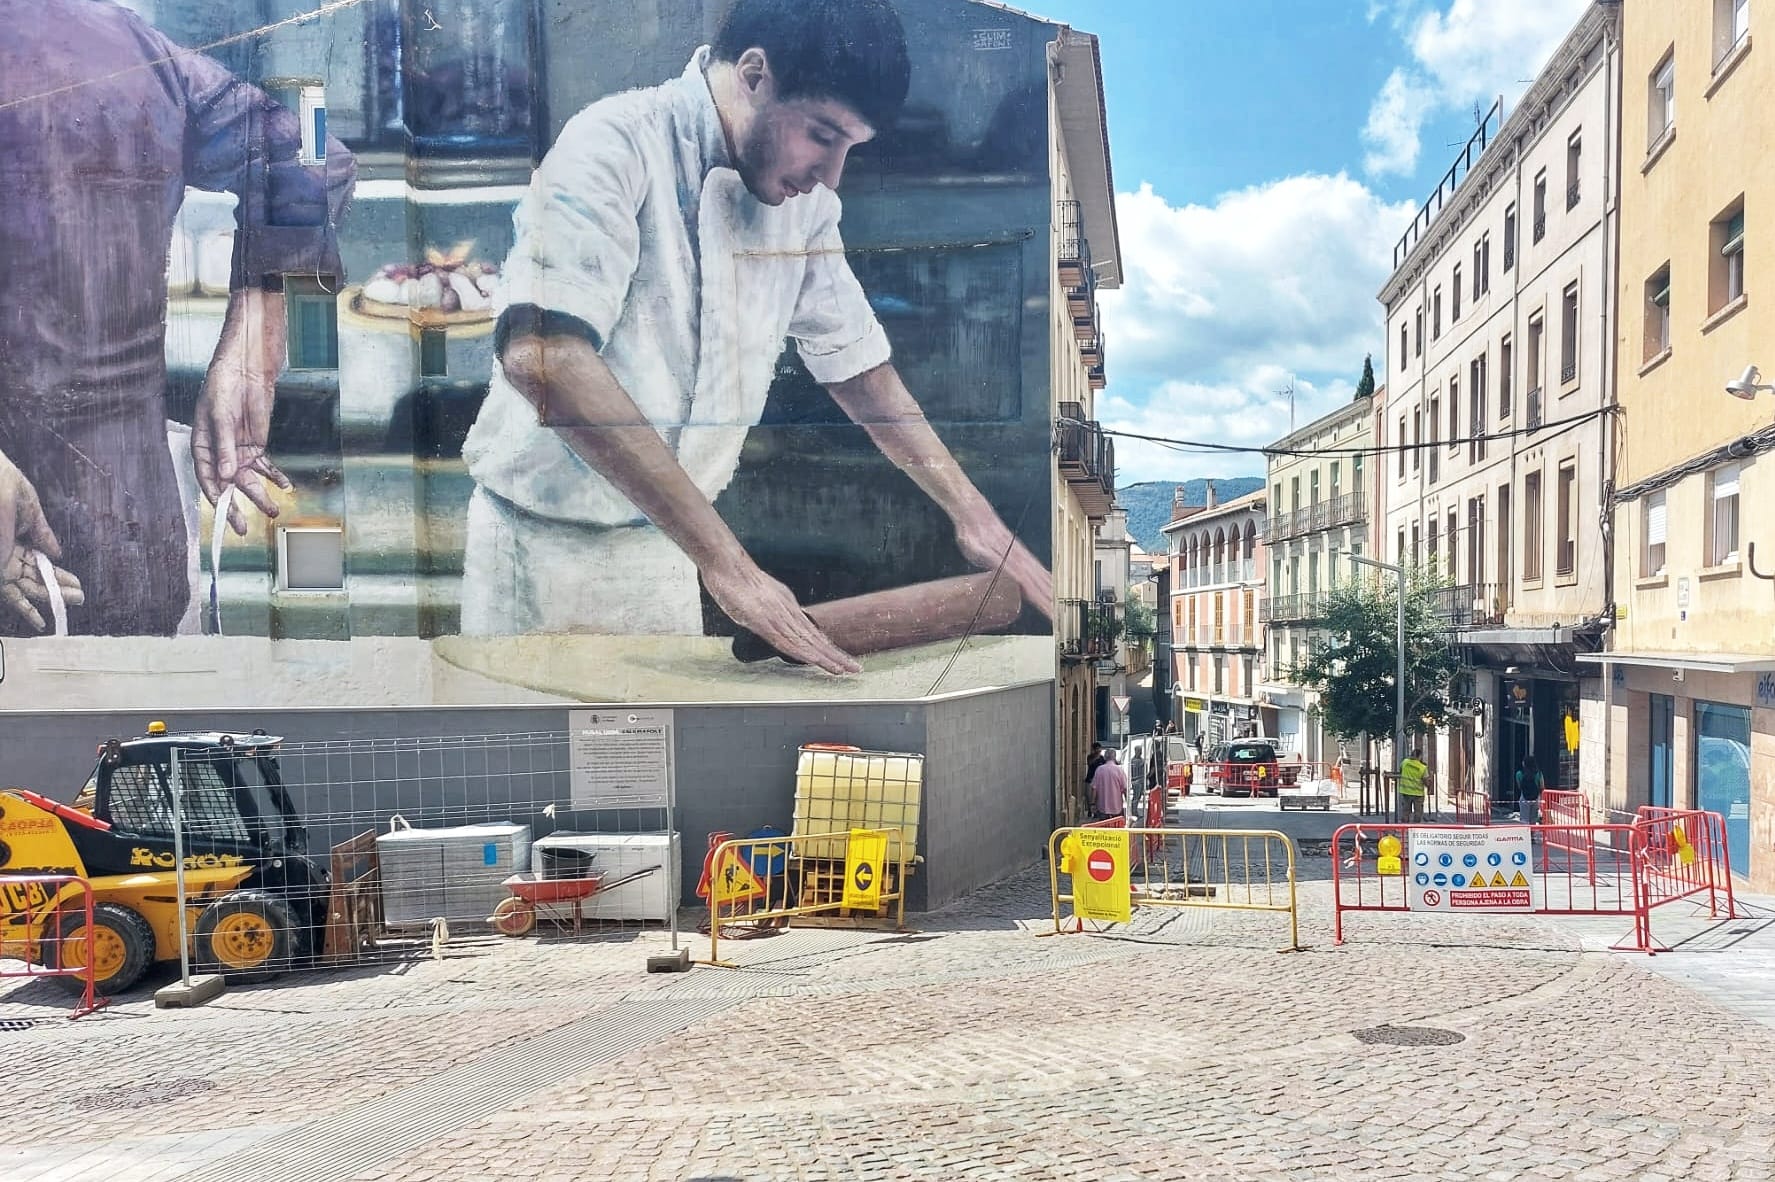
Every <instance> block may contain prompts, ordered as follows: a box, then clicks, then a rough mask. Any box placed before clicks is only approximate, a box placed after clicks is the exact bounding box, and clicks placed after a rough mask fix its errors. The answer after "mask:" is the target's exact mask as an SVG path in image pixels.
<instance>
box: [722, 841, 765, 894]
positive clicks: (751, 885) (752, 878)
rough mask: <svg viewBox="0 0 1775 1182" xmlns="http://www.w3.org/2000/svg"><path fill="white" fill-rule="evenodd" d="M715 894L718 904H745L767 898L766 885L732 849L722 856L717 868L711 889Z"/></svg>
mask: <svg viewBox="0 0 1775 1182" xmlns="http://www.w3.org/2000/svg"><path fill="white" fill-rule="evenodd" d="M710 889H711V890H712V891H714V893H715V902H716V903H744V902H746V901H747V900H748V899H762V898H763V897H764V896H765V893H766V892H765V890H764V884H763V883H761V882H759V881H758V876H757V875H756V874H753V873H752V868H751V867H750V866H748V865H746V861H745V859H744V858H742V857H740V852H739V850H737V849H730V850H728V851H727V852H726V853H725V854H723V855H722V856H721V864H720V865H719V866H717V867H715V874H714V880H713V883H712V885H711V887H710Z"/></svg>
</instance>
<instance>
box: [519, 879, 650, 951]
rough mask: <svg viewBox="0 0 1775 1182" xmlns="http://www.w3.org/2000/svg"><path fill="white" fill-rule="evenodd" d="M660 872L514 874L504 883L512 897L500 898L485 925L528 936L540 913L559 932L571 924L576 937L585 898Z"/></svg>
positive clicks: (581, 918)
mask: <svg viewBox="0 0 1775 1182" xmlns="http://www.w3.org/2000/svg"><path fill="white" fill-rule="evenodd" d="M661 869H662V867H660V866H649V867H647V868H646V869H643V870H637V871H635V872H634V873H633V874H625V875H623V876H622V877H621V878H611V877H609V876H608V875H604V874H590V875H587V876H586V877H584V878H542V877H540V876H538V875H535V874H514V875H512V876H511V877H510V878H508V879H506V880H505V883H504V886H505V889H506V890H508V891H510V892H511V898H509V899H501V900H500V901H499V904H498V905H497V906H496V907H494V908H493V914H492V915H491V916H490V917H489V918H488V920H487V922H488V923H490V924H492V925H493V930H494V931H496V932H499V933H500V934H502V935H506V936H527V935H529V934H530V933H531V932H533V931H535V930H536V917H537V914H538V913H539V912H540V913H542V914H544V915H546V916H547V918H548V920H549V922H550V923H553V924H554V925H555V926H556V927H558V928H560V929H561V930H562V931H567V930H568V924H569V923H570V922H571V924H572V931H573V934H574V935H576V936H577V935H579V933H580V925H581V923H582V922H583V920H584V912H585V901H586V900H587V899H589V898H591V897H592V896H593V895H598V894H602V893H603V892H605V891H613V890H615V889H616V888H617V887H619V886H622V885H624V884H625V883H631V882H634V881H635V880H636V879H640V878H646V877H647V876H648V875H650V874H654V873H657V872H658V871H659V870H661ZM569 903H571V904H572V905H573V907H572V912H571V917H569V914H568V913H567V912H566V910H565V908H566V905H567V904H569Z"/></svg>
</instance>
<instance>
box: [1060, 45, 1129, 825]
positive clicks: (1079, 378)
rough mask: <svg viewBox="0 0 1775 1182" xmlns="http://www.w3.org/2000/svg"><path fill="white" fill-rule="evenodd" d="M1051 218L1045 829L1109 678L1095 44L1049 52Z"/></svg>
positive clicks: (1104, 129) (1079, 815)
mask: <svg viewBox="0 0 1775 1182" xmlns="http://www.w3.org/2000/svg"><path fill="white" fill-rule="evenodd" d="M1049 67H1050V69H1049V78H1050V84H1049V88H1048V89H1049V93H1048V111H1049V134H1048V141H1049V152H1050V164H1051V175H1052V177H1053V185H1054V200H1055V215H1054V223H1053V224H1054V242H1053V260H1054V265H1053V271H1052V282H1051V283H1050V285H1049V295H1050V301H1049V303H1050V309H1051V311H1050V315H1051V316H1052V317H1053V331H1052V332H1051V333H1050V334H1049V339H1050V341H1051V349H1052V354H1051V356H1050V358H1049V374H1050V378H1051V381H1050V389H1051V390H1052V391H1053V398H1054V405H1053V411H1054V420H1055V453H1056V456H1057V463H1056V465H1055V469H1054V489H1053V505H1054V521H1053V564H1052V570H1053V574H1054V595H1055V598H1056V600H1057V603H1056V611H1055V617H1054V635H1055V639H1056V641H1057V642H1058V645H1059V668H1058V672H1057V676H1056V680H1055V689H1054V699H1055V726H1054V736H1055V760H1054V767H1055V800H1054V815H1055V820H1056V823H1058V824H1062V825H1066V824H1072V823H1073V822H1074V821H1077V820H1080V819H1085V818H1086V814H1085V813H1084V811H1083V806H1084V797H1083V785H1084V778H1085V760H1086V757H1087V754H1088V752H1089V750H1090V745H1091V743H1092V741H1093V740H1094V739H1095V738H1096V737H1097V735H1098V733H1099V729H1100V728H1099V719H1098V713H1099V711H1098V703H1099V697H1100V695H1099V684H1098V683H1099V680H1100V679H1102V680H1103V682H1104V685H1105V686H1106V687H1107V686H1108V684H1109V682H1110V679H1111V678H1113V676H1114V669H1115V665H1116V661H1115V649H1116V640H1117V638H1116V636H1115V635H1114V631H1115V630H1114V628H1113V625H1112V624H1111V623H1110V621H1113V620H1115V619H1116V618H1117V615H1118V612H1119V607H1118V605H1117V604H1115V603H1100V602H1099V601H1098V596H1097V592H1098V584H1097V534H1098V531H1099V529H1100V528H1101V526H1102V524H1103V522H1104V520H1105V519H1106V518H1107V517H1108V516H1109V514H1110V511H1111V510H1112V508H1113V507H1114V504H1115V445H1114V443H1113V442H1112V441H1111V440H1110V439H1109V437H1108V436H1106V435H1105V434H1104V433H1103V430H1102V428H1101V427H1100V426H1099V425H1098V423H1097V421H1096V397H1097V392H1098V391H1099V390H1101V389H1103V387H1104V384H1105V373H1104V355H1103V323H1102V318H1101V314H1100V312H1099V309H1098V305H1097V293H1098V292H1099V291H1102V290H1109V289H1113V288H1115V287H1118V286H1120V284H1121V278H1122V276H1121V247H1120V241H1119V237H1118V233H1117V229H1116V215H1115V181H1114V178H1113V176H1112V174H1111V172H1110V159H1109V131H1108V124H1107V122H1106V121H1105V117H1104V109H1103V73H1102V62H1101V59H1100V57H1099V53H1098V45H1097V38H1096V37H1093V36H1091V35H1089V34H1086V33H1079V32H1076V31H1074V30H1071V29H1063V30H1062V31H1061V33H1060V36H1059V37H1058V39H1057V40H1056V41H1055V42H1054V43H1053V45H1052V46H1051V47H1050V49H1049Z"/></svg>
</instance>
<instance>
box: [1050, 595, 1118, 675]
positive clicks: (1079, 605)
mask: <svg viewBox="0 0 1775 1182" xmlns="http://www.w3.org/2000/svg"><path fill="white" fill-rule="evenodd" d="M1121 625H1122V621H1121V612H1120V608H1119V607H1118V606H1117V605H1116V604H1113V603H1097V602H1095V601H1094V600H1090V599H1062V600H1061V601H1060V610H1059V612H1058V613H1057V614H1056V615H1055V618H1054V633H1055V639H1056V640H1057V641H1058V642H1059V644H1060V653H1061V655H1062V656H1064V657H1067V658H1069V659H1072V660H1079V661H1095V660H1103V659H1105V658H1111V657H1114V656H1115V654H1116V646H1117V642H1118V640H1119V638H1120V636H1121V632H1122V626H1121Z"/></svg>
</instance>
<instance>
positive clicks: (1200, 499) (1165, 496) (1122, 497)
mask: <svg viewBox="0 0 1775 1182" xmlns="http://www.w3.org/2000/svg"><path fill="white" fill-rule="evenodd" d="M1262 487H1263V477H1261V476H1233V477H1228V478H1226V479H1221V478H1219V477H1216V478H1215V481H1214V495H1215V497H1216V498H1218V499H1219V501H1220V503H1221V504H1223V505H1224V504H1226V503H1227V502H1228V501H1231V500H1236V499H1238V498H1239V497H1242V496H1244V495H1245V494H1246V493H1253V492H1256V491H1257V490H1258V489H1260V488H1262ZM1178 488H1182V489H1183V503H1184V504H1186V505H1206V504H1207V503H1208V482H1207V481H1206V480H1186V481H1184V482H1183V483H1182V484H1181V485H1179V484H1178V483H1177V482H1176V481H1174V480H1149V481H1145V482H1143V483H1141V484H1130V485H1127V486H1126V487H1124V488H1119V489H1117V490H1116V504H1118V505H1120V506H1121V507H1122V508H1124V509H1126V510H1127V511H1128V536H1129V537H1131V538H1133V539H1134V541H1135V542H1136V543H1138V544H1139V546H1140V548H1141V549H1142V550H1145V551H1146V552H1147V553H1148V554H1163V553H1164V552H1165V535H1164V534H1163V533H1162V532H1161V531H1162V530H1163V529H1164V528H1165V526H1166V525H1168V524H1170V521H1171V501H1172V498H1173V497H1174V496H1175V495H1176V492H1177V489H1178Z"/></svg>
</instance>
